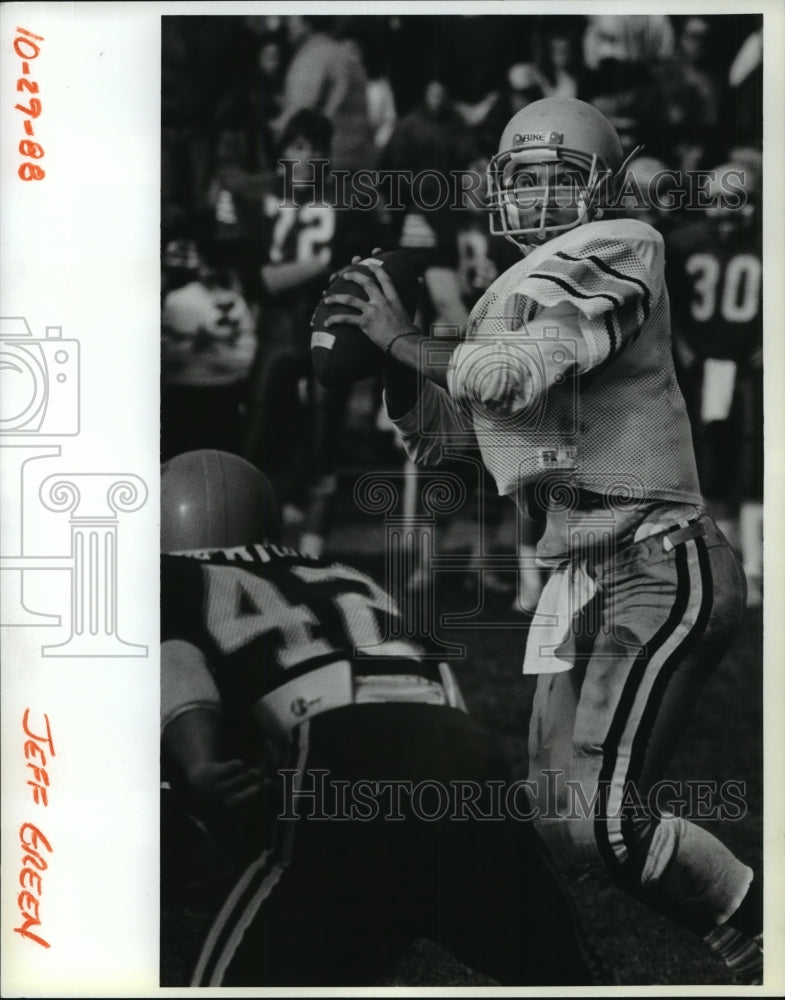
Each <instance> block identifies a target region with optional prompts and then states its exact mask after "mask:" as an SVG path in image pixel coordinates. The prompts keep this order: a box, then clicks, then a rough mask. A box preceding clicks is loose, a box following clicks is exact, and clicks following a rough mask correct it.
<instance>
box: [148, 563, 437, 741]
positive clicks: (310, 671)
mask: <svg viewBox="0 0 785 1000" xmlns="http://www.w3.org/2000/svg"><path fill="white" fill-rule="evenodd" d="M161 618H162V621H161V641H162V642H166V641H167V640H169V639H181V640H184V641H186V642H190V643H192V644H193V645H195V646H197V647H198V648H199V649H200V650H202V652H203V653H204V654H205V655H206V657H207V660H208V663H209V664H210V669H211V671H212V672H213V677H214V680H215V682H216V685H217V687H218V690H219V692H220V694H221V698H222V701H223V703H224V705H225V706H226V708H227V709H228V710H229V711H230V713H231V714H233V715H235V714H236V715H240V716H242V715H245V714H247V712H248V710H249V708H250V709H251V713H252V714H253V715H256V716H258V717H259V721H260V722H261V724H262V725H263V726H264V727H265V728H266V729H269V728H273V729H276V728H280V729H282V730H283V731H284V732H285V731H287V730H289V729H291V727H292V726H293V725H295V724H296V723H297V722H298V721H300V720H302V719H303V718H305V717H307V716H308V715H310V714H315V713H316V712H321V711H324V710H325V709H327V708H331V707H341V706H343V705H346V704H350V703H351V702H352V701H353V699H354V691H355V688H356V686H357V683H358V678H364V679H367V678H371V677H375V678H380V677H392V678H394V677H395V675H398V676H401V677H416V678H418V679H420V680H421V682H422V684H423V685H425V686H427V685H429V684H430V683H433V684H440V682H441V676H440V672H439V667H438V664H436V663H434V662H432V661H430V660H428V659H427V657H426V658H425V659H423V658H422V657H423V654H424V653H425V648H424V646H423V645H422V644H421V643H420V642H419V641H416V640H415V639H412V638H411V637H410V636H408V635H407V633H406V630H405V629H404V627H403V623H402V619H401V616H400V614H399V611H398V608H397V606H396V604H395V601H394V600H393V599H392V597H391V596H390V595H389V594H388V593H387V592H386V591H384V590H383V589H382V588H381V587H379V586H378V584H376V583H375V582H374V581H373V580H372V579H371V578H370V577H368V576H366V575H365V574H364V573H360V572H358V571H357V570H355V569H351V568H350V567H348V566H344V565H341V564H339V563H333V562H325V561H324V560H319V559H310V558H307V557H305V556H302V555H300V554H298V553H297V552H295V551H294V550H293V549H285V548H281V547H278V546H272V545H251V546H242V547H238V548H235V549H223V550H216V549H211V550H206V551H194V552H189V553H187V554H178V555H163V556H162V563H161ZM393 687H394V685H393Z"/></svg>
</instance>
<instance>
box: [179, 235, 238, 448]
mask: <svg viewBox="0 0 785 1000" xmlns="http://www.w3.org/2000/svg"><path fill="white" fill-rule="evenodd" d="M162 286H163V287H165V288H166V289H167V291H166V293H165V295H164V298H163V304H162V309H161V376H162V387H161V454H162V458H163V460H164V461H165V460H166V459H167V458H170V457H171V456H172V455H177V454H179V453H180V452H183V451H191V450H192V449H195V448H219V449H222V450H224V451H231V452H234V453H235V454H239V453H240V449H241V447H242V439H243V435H244V431H245V421H246V418H247V399H248V375H249V372H250V369H251V365H252V363H253V360H254V356H255V353H256V337H255V335H254V320H253V316H252V314H251V311H250V309H249V308H248V305H247V303H246V301H245V299H244V298H243V296H242V294H241V292H240V290H239V288H238V287H236V285H235V284H234V283H233V281H232V279H231V277H230V276H229V275H228V274H226V273H221V272H218V271H216V270H210V269H207V268H204V267H203V266H201V263H200V259H199V255H198V253H197V251H196V248H195V247H194V246H193V245H192V244H188V243H185V244H184V243H182V242H178V241H175V242H173V243H172V244H170V245H169V246H168V247H167V248H166V250H165V252H164V256H163V275H162Z"/></svg>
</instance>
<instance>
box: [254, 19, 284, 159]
mask: <svg viewBox="0 0 785 1000" xmlns="http://www.w3.org/2000/svg"><path fill="white" fill-rule="evenodd" d="M258 65H259V87H258V90H257V97H258V101H257V119H258V121H259V122H260V123H261V148H262V156H261V162H260V167H261V169H262V170H263V171H266V170H274V169H275V160H276V142H275V134H274V132H273V125H272V123H273V122H275V121H277V119H278V116H279V115H280V113H281V102H282V100H283V81H284V73H285V66H284V52H283V42H282V41H281V39H280V37H279V36H278V35H265V36H263V37H262V40H261V45H260V48H259V60H258Z"/></svg>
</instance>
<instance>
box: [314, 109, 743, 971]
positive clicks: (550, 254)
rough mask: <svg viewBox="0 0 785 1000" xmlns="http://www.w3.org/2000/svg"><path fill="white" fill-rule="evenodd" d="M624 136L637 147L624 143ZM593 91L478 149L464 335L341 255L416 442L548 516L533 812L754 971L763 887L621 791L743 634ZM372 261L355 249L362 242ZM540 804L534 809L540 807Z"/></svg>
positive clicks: (361, 319) (660, 302) (543, 828)
mask: <svg viewBox="0 0 785 1000" xmlns="http://www.w3.org/2000/svg"><path fill="white" fill-rule="evenodd" d="M633 155H634V153H633V154H631V156H633ZM631 156H630V157H628V158H627V159H626V160H625V158H624V155H623V152H622V146H621V143H620V141H619V137H618V136H617V134H616V132H615V130H614V129H613V127H612V126H611V125H610V123H609V122H608V121H607V120H606V119H605V118H604V116H603V115H602V114H601V113H600V112H599V111H598V110H597V109H595V108H593V107H592V106H590V105H588V104H585V103H583V102H581V101H577V100H573V99H562V98H551V99H545V100H541V101H537V102H535V103H533V104H530V105H528V106H527V107H526V108H524V109H523V110H522V111H519V112H518V113H517V114H516V115H515V116H514V117H513V118H512V119H511V120H510V122H509V123H508V125H507V127H506V128H505V130H504V132H503V134H502V136H501V140H500V144H499V151H498V153H497V154H496V155H495V156H494V157H493V158H492V159H491V161H490V164H489V167H488V195H489V199H488V201H489V205H488V207H489V211H490V218H491V232H492V233H494V234H498V235H499V236H502V237H506V238H507V239H508V240H511V241H513V242H514V243H516V244H517V245H518V246H519V247H520V250H521V253H522V259H521V260H519V261H518V262H517V263H515V264H513V265H512V266H511V267H510V268H509V269H508V270H507V271H506V272H504V273H503V274H502V275H501V276H500V277H499V278H497V279H496V281H495V282H494V283H493V284H492V285H491V287H490V288H489V289H488V290H487V291H486V292H485V294H484V295H483V296H482V297H481V298H480V299H479V301H478V302H477V303H476V305H475V306H474V308H473V309H472V312H471V314H470V316H469V320H468V325H467V329H466V331H465V334H464V336H463V337H462V338H461V339H457V338H447V337H433V338H428V337H426V336H424V335H423V333H422V332H421V331H419V330H418V329H416V328H414V327H412V325H411V322H410V320H409V318H408V317H407V315H406V313H405V312H404V310H403V309H402V307H401V306H400V303H399V301H398V298H397V295H396V292H395V289H394V287H393V286H392V283H391V281H390V279H389V276H388V275H386V274H385V272H384V271H383V269H382V268H377V269H376V270H375V271H374V274H375V275H376V276H377V281H376V282H374V281H373V280H372V279H371V278H369V277H367V276H365V275H362V274H355V273H354V272H351V271H350V272H349V276H350V277H351V278H352V280H356V281H357V282H358V283H359V284H360V285H362V287H363V288H364V289H365V292H366V294H367V295H368V301H367V302H366V301H361V300H360V299H358V298H355V297H352V296H347V295H332V296H328V297H327V299H326V301H328V302H330V301H332V302H337V303H339V304H340V303H343V304H345V305H348V306H351V307H353V309H354V310H356V312H355V313H354V314H349V312H348V311H347V314H345V315H336V316H333V318H332V320H331V321H330V322H331V323H333V324H338V323H344V322H346V323H354V324H356V325H357V326H359V327H360V328H361V329H362V330H363V331H364V332H365V334H366V335H367V336H368V337H369V338H370V339H371V340H372V341H373V342H374V343H376V344H377V346H379V347H380V348H381V349H382V350H383V352H384V353H385V355H386V359H387V360H386V368H385V399H386V405H387V408H388V412H389V414H390V417H391V418H392V419H393V420H394V421H395V423H396V424H397V426H398V428H399V429H400V431H401V434H402V437H403V440H404V443H405V445H406V449H407V451H408V453H409V455H410V457H411V458H412V459H413V460H414V461H415V462H417V463H420V464H438V463H439V462H440V461H441V460H442V459H443V458H444V457H445V456H449V455H450V454H455V450H456V449H458V450H460V449H461V448H462V447H465V446H466V445H467V443H473V445H474V446H475V447H477V446H478V447H479V449H480V452H481V454H482V457H483V461H484V463H485V465H486V467H487V468H488V470H489V471H490V473H491V474H492V475H493V477H494V479H495V481H496V486H497V488H498V491H499V493H500V494H501V495H507V496H509V497H511V498H512V499H513V500H514V501H515V502H516V503H517V504H518V505H519V506H520V507H521V509H523V510H524V511H526V512H527V513H529V514H531V515H535V516H538V517H544V519H545V530H544V533H543V535H542V538H541V540H540V542H539V544H538V547H537V556H538V559H539V561H540V564H541V565H542V566H544V567H547V568H549V569H550V575H549V578H548V582H547V583H546V585H545V587H544V589H543V592H542V595H541V597H540V601H539V604H538V607H537V611H536V613H535V616H534V618H533V621H532V626H531V629H530V630H529V634H528V640H527V648H526V652H525V657H524V667H523V669H524V672H526V673H536V674H539V675H540V676H539V678H538V682H537V683H538V686H537V691H536V694H535V699H534V703H533V708H532V714H531V719H530V723H529V763H530V774H529V777H530V779H531V780H532V782H533V783H536V785H537V786H538V787H541V786H542V785H543V782H538V781H537V779H538V776H541V775H543V774H545V773H548V774H551V775H553V774H557V775H558V776H561V777H562V778H563V779H564V784H565V786H566V784H567V782H569V783H570V784H571V786H572V787H574V785H575V783H578V784H579V786H580V788H581V789H582V794H583V797H584V799H585V801H586V802H587V803H589V806H590V807H589V808H588V809H587V810H585V815H584V816H583V817H582V818H576V817H575V815H574V814H573V813H570V810H569V808H568V803H567V801H566V797H565V796H566V792H565V796H558V795H557V802H556V808H555V809H554V808H551V809H550V810H548V809H545V810H543V812H542V813H541V819H540V820H539V821H538V829H539V831H540V833H541V835H542V837H543V838H544V840H545V842H546V843H547V845H548V847H549V848H550V850H551V853H552V855H553V857H554V858H555V859H556V861H557V863H558V864H559V865H560V867H561V868H562V869H563V870H564V871H565V872H567V873H570V874H574V875H575V876H576V877H577V876H579V875H581V874H583V873H586V872H587V871H588V870H589V869H591V868H592V867H595V866H597V867H600V868H604V869H605V870H606V871H607V872H608V873H609V874H610V876H611V877H612V878H613V879H614V880H615V881H616V882H617V883H618V884H620V885H622V886H623V887H624V888H625V889H627V890H628V891H629V892H630V893H632V894H633V895H635V896H636V897H637V898H639V899H641V900H643V901H645V902H646V903H648V904H649V905H650V906H652V907H653V908H655V909H656V910H657V911H659V912H660V913H663V914H666V915H668V916H669V917H671V918H673V919H675V920H678V921H680V922H682V923H683V924H685V925H687V926H688V927H690V928H691V929H693V930H694V931H696V932H698V933H699V934H701V935H702V936H703V937H704V938H705V940H706V941H707V943H708V944H709V945H710V946H711V947H712V948H713V949H714V950H715V951H716V952H717V953H718V954H719V955H720V956H721V957H722V958H723V959H724V960H725V961H726V963H727V964H728V966H729V968H730V969H731V971H732V974H733V975H734V977H736V978H738V979H739V980H742V981H745V982H760V981H761V980H760V976H761V969H762V945H761V941H762V938H761V929H762V928H761V924H762V904H761V899H762V896H761V887H760V884H759V880H758V878H756V877H754V875H753V872H752V870H751V869H750V868H749V867H748V866H747V865H746V864H744V863H743V862H742V861H741V860H739V859H737V858H736V857H735V856H734V855H733V854H732V853H731V852H730V851H729V850H728V849H727V848H726V847H725V846H724V845H723V844H722V843H721V842H720V841H719V840H718V839H716V838H715V837H714V836H712V835H710V834H709V833H708V832H707V831H705V830H704V829H703V828H701V827H700V826H697V825H695V824H694V823H691V822H690V821H689V820H688V819H687V818H684V817H682V816H675V815H671V814H670V813H668V812H666V811H664V810H663V811H659V812H658V811H654V810H651V809H649V810H644V812H643V813H642V812H641V810H640V809H635V810H633V811H626V810H625V809H624V807H623V806H624V801H623V800H624V796H625V795H626V794H627V792H628V791H629V790H630V789H631V788H632V789H635V790H637V795H638V796H639V798H640V799H641V800H645V796H646V793H647V791H648V789H650V788H651V786H652V785H653V783H654V782H656V781H658V780H659V779H660V778H662V777H663V774H664V771H665V768H666V767H667V766H668V763H669V761H670V758H671V756H672V754H673V753H674V750H675V748H676V746H677V743H678V739H679V736H680V734H681V733H682V732H683V730H684V727H685V725H686V722H687V720H688V718H689V715H690V711H691V709H692V708H693V706H694V705H695V702H696V700H697V698H698V697H699V695H700V690H701V686H702V685H703V683H704V682H705V680H706V678H707V676H708V674H709V673H710V672H711V670H712V669H713V668H714V667H715V666H716V665H717V663H718V662H719V661H720V659H721V657H722V656H723V654H724V652H725V651H726V649H727V648H728V646H729V645H730V643H731V641H732V640H733V639H734V637H735V635H736V634H737V631H738V627H739V625H740V622H741V617H742V613H743V608H744V603H745V582H744V577H743V573H742V570H741V567H740V565H739V562H738V559H737V557H736V555H735V553H734V551H733V550H732V548H731V547H730V546H729V544H728V543H727V541H726V539H725V537H724V536H723V535H722V533H721V532H720V531H719V530H718V528H717V526H716V524H715V523H714V521H713V520H712V519H711V517H710V516H709V515H708V514H707V512H706V510H705V507H704V504H703V500H702V493H701V487H700V485H699V481H698V476H697V472H696V464H695V457H694V453H693V446H692V439H691V431H690V424H689V420H688V416H687V410H686V407H685V403H684V399H683V397H682V394H681V392H680V390H679V387H678V384H677V381H676V377H675V372H674V365H673V359H672V347H671V331H670V310H669V302H668V293H667V289H666V287H665V282H664V278H663V272H664V253H663V241H662V238H661V236H660V235H659V234H658V233H657V232H656V231H655V230H654V229H652V228H651V227H650V226H648V225H646V224H645V223H643V222H640V221H638V220H634V219H629V218H622V217H620V216H619V215H618V214H617V213H616V212H615V211H611V210H610V209H609V206H610V205H611V204H612V203H613V201H614V191H615V186H616V185H617V184H618V182H619V179H620V178H621V177H623V176H624V172H625V169H626V167H627V163H628V161H629V159H630V158H631ZM365 263H367V262H365ZM546 814H547V816H546Z"/></svg>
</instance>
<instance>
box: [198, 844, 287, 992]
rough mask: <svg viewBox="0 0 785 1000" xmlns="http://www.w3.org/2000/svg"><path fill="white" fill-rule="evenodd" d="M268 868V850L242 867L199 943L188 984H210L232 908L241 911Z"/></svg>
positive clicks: (234, 910) (229, 932)
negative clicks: (238, 876)
mask: <svg viewBox="0 0 785 1000" xmlns="http://www.w3.org/2000/svg"><path fill="white" fill-rule="evenodd" d="M270 867H271V852H270V851H265V852H264V854H262V856H261V857H260V858H258V859H257V860H256V861H254V862H253V863H252V864H251V865H249V866H248V868H246V870H245V871H244V872H243V874H242V875H241V876H240V878H239V879H238V881H237V883H236V884H235V886H234V888H233V889H232V891H231V893H230V894H229V897H228V898H227V900H226V902H225V903H224V905H223V907H222V908H221V910H220V912H219V914H218V916H217V917H216V918H215V921H214V922H213V925H212V927H211V928H210V932H209V934H208V935H207V939H206V940H205V943H204V945H203V946H202V951H201V954H200V955H199V961H198V963H197V966H196V969H195V971H194V974H193V977H192V979H191V985H192V986H204V985H210V982H209V980H210V979H211V978H212V972H213V969H214V967H215V964H216V962H217V961H218V959H219V957H220V951H221V949H222V948H223V942H224V941H225V939H226V937H227V934H229V935H231V930H229V931H227V927H228V926H230V924H231V922H232V917H233V915H234V914H235V912H236V911H239V912H240V913H242V911H243V910H244V909H245V907H246V906H247V905H248V904H247V900H249V899H250V898H252V897H253V894H254V893H255V892H256V890H257V887H258V884H259V880H260V878H261V879H263V878H264V876H265V873H266V872H268V871H269V869H270Z"/></svg>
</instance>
